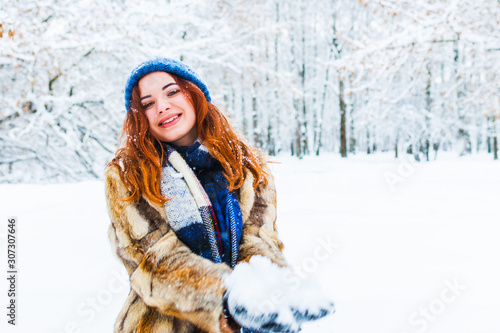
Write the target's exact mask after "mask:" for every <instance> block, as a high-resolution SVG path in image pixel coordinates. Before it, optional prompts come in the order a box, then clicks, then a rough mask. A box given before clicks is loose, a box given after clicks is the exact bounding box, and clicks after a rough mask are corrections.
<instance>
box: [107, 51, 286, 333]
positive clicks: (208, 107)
mask: <svg viewBox="0 0 500 333" xmlns="http://www.w3.org/2000/svg"><path fill="white" fill-rule="evenodd" d="M125 106H126V109H127V115H126V117H125V122H124V126H123V130H122V135H121V142H120V148H119V149H118V150H117V152H116V154H115V157H114V158H113V159H112V161H111V162H110V163H109V164H108V166H107V168H106V173H105V191H106V200H107V205H108V211H109V215H110V219H111V225H110V227H109V239H110V241H111V244H112V247H113V249H114V251H115V252H116V254H117V256H118V258H119V259H120V260H121V261H122V262H123V264H124V265H125V268H126V269H127V271H128V273H129V277H130V286H131V289H130V292H129V295H128V297H127V299H126V302H125V304H124V306H123V308H122V310H121V311H120V313H119V315H118V318H117V319H116V322H115V327H114V332H181V333H190V332H224V333H225V332H236V331H240V329H241V325H240V323H243V325H244V326H246V327H250V328H252V329H254V330H256V329H258V331H261V332H275V331H276V332H277V331H281V330H286V329H289V328H290V327H292V326H294V325H295V323H292V326H290V325H288V324H286V319H283V320H282V322H281V323H280V322H279V320H277V319H276V317H277V316H276V315H274V318H273V315H272V314H271V316H262V315H260V316H258V315H255V314H252V310H251V309H250V307H248V308H246V307H245V305H244V304H236V303H237V302H238V301H237V299H236V297H233V298H234V299H235V301H231V304H232V307H231V306H229V307H228V305H227V299H228V298H229V296H228V291H227V290H226V286H225V284H224V279H225V277H227V276H230V275H231V272H232V271H233V269H234V268H235V266H237V265H238V264H239V263H242V262H248V261H249V259H250V258H251V257H252V256H255V255H260V256H263V257H266V258H268V259H269V260H270V261H271V262H272V263H274V265H277V266H280V267H285V266H287V263H286V261H285V258H284V257H283V254H282V249H283V244H282V242H281V241H280V240H279V238H278V235H277V230H276V224H275V221H276V191H275V187H274V181H273V177H272V175H271V173H270V171H269V168H268V166H267V156H266V155H265V154H264V153H263V152H262V151H260V150H258V149H255V148H252V147H250V146H249V145H248V144H247V143H246V142H245V140H244V139H243V138H242V137H241V136H240V135H238V134H237V133H236V131H235V130H234V129H233V128H232V127H231V125H230V124H229V122H228V120H227V119H226V117H225V116H224V115H223V114H222V113H221V112H220V111H219V110H218V109H217V107H215V106H214V105H213V104H212V103H211V99H210V94H209V91H208V88H207V86H206V85H205V84H204V83H203V81H202V80H201V79H200V77H199V76H198V75H197V74H196V73H195V72H194V71H193V70H192V69H191V68H190V67H188V66H186V65H185V64H184V63H181V62H179V61H175V60H173V59H167V58H156V59H152V60H150V61H147V62H144V63H142V64H140V65H139V66H138V67H137V68H136V69H135V70H134V71H133V72H132V74H131V75H130V77H129V79H128V81H127V84H126V87H125ZM277 266H276V267H277ZM242 283H243V282H242ZM235 302H236V303H235ZM233 316H234V318H236V319H237V320H239V322H240V323H238V322H237V321H235V320H234V319H233ZM245 318H247V319H248V318H249V319H250V320H246V321H245ZM293 320H294V319H292V321H293ZM247 324H248V326H247ZM295 326H296V325H295ZM295 326H294V327H295ZM242 331H243V332H250V331H249V330H246V329H245V328H243V330H242Z"/></svg>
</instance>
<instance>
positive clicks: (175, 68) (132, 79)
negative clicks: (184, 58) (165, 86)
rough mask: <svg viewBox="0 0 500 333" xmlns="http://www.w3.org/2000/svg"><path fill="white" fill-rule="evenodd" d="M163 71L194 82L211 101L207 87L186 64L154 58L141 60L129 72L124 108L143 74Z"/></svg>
mask: <svg viewBox="0 0 500 333" xmlns="http://www.w3.org/2000/svg"><path fill="white" fill-rule="evenodd" d="M156 71H163V72H167V73H169V74H174V75H177V76H179V77H181V78H183V79H185V80H188V81H190V82H191V83H193V84H195V85H196V86H197V87H198V88H200V90H201V91H202V92H203V94H205V97H206V99H207V101H209V102H210V101H211V99H210V93H209V92H208V88H207V86H206V85H205V83H203V81H202V80H201V78H200V77H199V76H198V74H197V73H196V72H195V71H194V70H193V69H192V68H191V67H189V66H188V65H186V64H184V63H182V62H180V61H177V60H174V59H170V58H155V59H151V60H148V61H145V62H143V63H142V64H140V65H139V66H137V67H136V68H135V69H134V70H133V71H132V73H131V74H130V76H129V78H128V80H127V84H126V85H125V110H127V111H128V110H129V108H130V103H131V101H132V89H133V88H134V85H135V84H136V83H137V81H139V80H140V79H141V78H142V77H143V76H144V75H146V74H149V73H151V72H156Z"/></svg>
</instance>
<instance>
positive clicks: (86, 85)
mask: <svg viewBox="0 0 500 333" xmlns="http://www.w3.org/2000/svg"><path fill="white" fill-rule="evenodd" d="M499 26H500V4H499V1H498V0H478V1H472V0H427V1H423V0H421V1H415V0H399V1H397V0H335V1H334V0H312V1H305V0H294V1H286V0H255V1H239V0H235V1H222V0H217V1H215V0H214V1H201V0H187V1H149V0H142V1H137V0H135V1H129V0H121V1H118V0H106V1H102V0H83V1H76V2H75V1H69V0H46V1H28V0H24V1H3V2H2V5H1V7H0V91H1V97H0V183H18V182H40V181H41V182H59V181H74V180H82V179H88V178H101V177H102V174H103V169H104V166H105V165H106V163H107V162H108V161H109V159H110V158H111V157H112V154H113V153H114V151H115V149H116V146H115V145H116V141H117V136H118V134H119V131H120V130H121V126H122V122H123V119H124V115H125V110H124V106H123V104H124V103H123V87H124V82H125V80H126V78H127V76H128V75H129V73H130V71H131V70H132V69H133V68H134V67H135V66H136V65H137V64H139V63H140V62H142V61H144V60H146V59H149V58H151V57H154V56H168V57H173V58H177V59H181V60H182V61H184V62H186V63H187V64H189V65H191V66H192V67H194V68H195V69H196V70H197V71H198V72H199V73H200V74H201V76H202V77H203V78H204V80H205V81H206V83H207V85H208V86H209V89H210V90H211V94H212V98H213V101H214V103H215V104H216V105H218V106H219V107H220V108H221V109H222V110H224V111H225V112H226V113H227V114H228V115H229V116H230V117H231V118H232V119H233V121H234V122H235V125H236V127H237V128H239V129H240V131H242V132H243V133H245V134H246V136H247V138H248V139H249V141H250V142H251V143H252V144H254V145H256V146H258V147H261V148H263V149H265V150H266V151H267V152H268V153H270V154H271V155H274V154H279V153H285V154H291V155H295V156H298V157H303V156H305V155H314V154H316V155H319V154H321V153H323V152H336V153H338V154H340V155H341V156H344V157H349V156H350V155H353V154H373V153H376V152H391V154H393V155H394V156H396V157H399V158H401V156H403V155H404V154H405V156H407V155H406V154H411V155H413V157H412V159H413V158H414V159H415V160H418V161H420V162H422V163H425V161H427V160H432V159H434V158H435V156H437V155H438V154H439V153H440V152H441V151H453V152H456V153H457V154H460V155H466V154H478V153H489V154H491V159H497V158H498V141H497V140H498V135H499V134H498V133H499V128H500V125H498V123H499V122H500V120H499V118H500V97H499V90H500V88H499V77H500V61H499V59H500V28H499Z"/></svg>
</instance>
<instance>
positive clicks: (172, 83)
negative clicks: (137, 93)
mask: <svg viewBox="0 0 500 333" xmlns="http://www.w3.org/2000/svg"><path fill="white" fill-rule="evenodd" d="M176 84H177V83H175V82H171V83H169V84H167V85H166V86H165V87H163V88H161V90H165V89H167V88H168V87H170V86H173V85H176ZM149 97H151V95H146V96H144V97H141V99H140V101H142V100H143V99H146V98H149Z"/></svg>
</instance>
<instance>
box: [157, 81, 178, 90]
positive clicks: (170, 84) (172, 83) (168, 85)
mask: <svg viewBox="0 0 500 333" xmlns="http://www.w3.org/2000/svg"><path fill="white" fill-rule="evenodd" d="M176 84H177V83H175V82H171V83H169V84H167V85H166V86H165V87H163V88H161V90H165V89H167V88H168V87H170V86H174V85H176Z"/></svg>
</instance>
